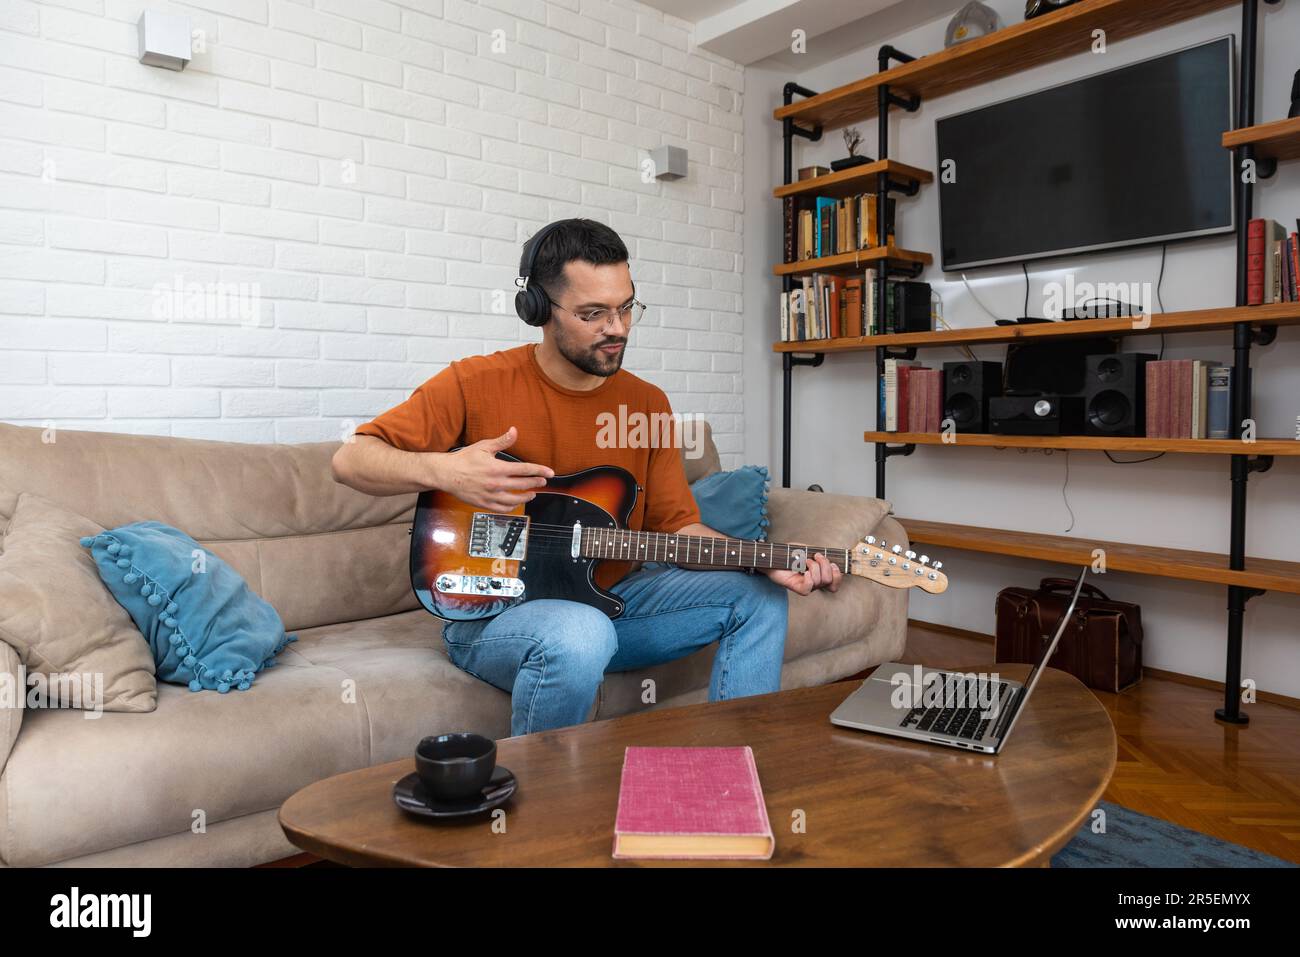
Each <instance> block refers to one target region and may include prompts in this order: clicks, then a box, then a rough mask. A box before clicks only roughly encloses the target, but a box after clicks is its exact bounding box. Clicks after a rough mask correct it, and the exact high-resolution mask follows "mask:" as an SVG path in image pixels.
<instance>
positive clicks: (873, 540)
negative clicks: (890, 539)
mask: <svg viewBox="0 0 1300 957" xmlns="http://www.w3.org/2000/svg"><path fill="white" fill-rule="evenodd" d="M863 541H864V542H866V543H867V544H868V545H874V544H876V536H874V535H868V536H867V537H866V538H864V539H863Z"/></svg>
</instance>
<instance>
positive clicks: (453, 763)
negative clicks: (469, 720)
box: [415, 731, 497, 801]
mask: <svg viewBox="0 0 1300 957" xmlns="http://www.w3.org/2000/svg"><path fill="white" fill-rule="evenodd" d="M496 766H497V743H496V742H495V741H493V740H492V739H491V738H485V737H483V735H481V734H473V733H472V732H468V731H458V732H455V733H453V734H437V735H431V736H430V737H427V738H424V739H423V740H421V741H420V743H419V745H418V746H417V747H416V749H415V771H416V773H417V774H418V775H419V776H420V781H421V782H422V783H423V784H424V789H425V790H426V791H427V792H428V793H429V796H430V797H433V798H436V799H438V800H442V801H464V800H468V799H469V798H472V797H477V796H478V795H479V794H480V793H481V792H482V790H483V788H485V787H486V786H487V783H488V781H489V780H490V779H491V778H492V772H493V771H494V770H495V769H496Z"/></svg>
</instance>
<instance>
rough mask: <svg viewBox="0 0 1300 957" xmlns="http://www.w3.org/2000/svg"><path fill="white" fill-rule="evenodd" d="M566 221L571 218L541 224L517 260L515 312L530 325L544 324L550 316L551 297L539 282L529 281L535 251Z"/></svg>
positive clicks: (534, 259)
mask: <svg viewBox="0 0 1300 957" xmlns="http://www.w3.org/2000/svg"><path fill="white" fill-rule="evenodd" d="M568 222H571V220H568V219H561V220H558V221H557V222H554V223H550V224H549V225H546V226H543V227H542V228H541V229H539V230H538V231H537V233H536V234H535V235H534V236H533V238H532V239H530V240H529V241H528V243H527V244H526V245H525V247H524V255H523V258H522V259H520V261H519V278H518V279H516V280H515V285H516V286H518V287H519V291H518V292H517V293H515V312H517V313H519V318H520V319H522V320H523V321H524V322H526V323H528V325H530V326H544V325H546V323H547V321H548V320H549V319H550V318H551V297H550V296H548V295H547V294H546V290H545V289H543V288H542V285H541V283H536V282H530V281H529V278H530V276H531V275H532V272H533V265H534V264H535V263H536V262H537V251H538V250H539V249H541V248H542V243H544V242H545V241H546V237H547V236H549V235H550V234H551V233H552V232H553V231H554V230H556V229H558V228H559V227H560V226H563V225H564V224H565V223H568Z"/></svg>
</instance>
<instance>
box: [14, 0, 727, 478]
mask: <svg viewBox="0 0 1300 957" xmlns="http://www.w3.org/2000/svg"><path fill="white" fill-rule="evenodd" d="M146 6H147V7H148V8H149V9H171V10H175V11H178V12H185V13H187V14H189V16H190V17H191V20H192V23H193V26H194V27H195V28H196V29H199V30H202V31H204V42H205V44H206V49H205V50H204V51H203V52H199V53H196V54H195V57H194V60H193V61H192V62H191V64H190V65H189V67H188V68H187V69H186V70H185V71H184V72H183V73H173V72H170V71H166V70H160V69H156V68H152V67H146V66H143V65H141V64H139V63H138V62H136V33H135V23H136V20H137V18H138V17H139V14H140V12H141V10H142V9H143V8H145V7H146ZM494 31H501V32H500V33H495V32H494ZM494 40H496V41H497V42H498V43H499V42H501V41H503V42H504V44H505V48H504V50H503V51H502V50H500V49H499V48H498V49H494ZM743 81H744V74H743V71H742V70H741V69H740V68H738V67H737V66H736V65H735V64H734V63H731V62H729V61H725V60H722V59H720V58H718V57H715V56H713V55H712V54H709V53H706V52H703V51H698V50H694V49H692V48H691V46H690V43H689V26H688V24H686V23H684V22H683V21H679V20H676V19H674V18H672V17H665V16H664V15H662V14H660V13H659V12H658V11H655V10H652V9H650V8H648V7H645V6H642V5H640V4H637V3H633V2H631V0H482V2H477V3H475V2H468V0H392V2H390V0H315V2H314V3H313V2H311V0H304V2H297V0H195V2H194V3H193V4H183V3H165V2H161V0H159V2H145V0H48V2H31V0H3V3H0V419H2V420H5V421H10V422H19V423H23V424H32V425H37V424H42V423H47V422H53V423H55V424H57V425H58V426H60V427H63V428H91V429H106V430H113V431H132V432H151V433H164V434H173V435H185V436H201V437H210V438H220V439H229V440H238V441H266V442H271V441H278V442H296V441H311V440H317V439H333V438H338V437H339V436H340V435H341V434H343V432H344V431H345V430H346V429H347V428H348V427H349V425H352V424H356V423H358V422H361V421H364V420H365V419H367V418H369V417H370V416H372V415H374V414H375V413H377V412H379V411H381V410H383V409H385V408H388V407H389V406H391V405H393V404H395V403H397V402H399V401H400V400H401V399H403V398H404V397H405V396H406V395H407V394H408V393H409V392H410V390H411V389H413V388H414V387H415V386H417V385H418V384H419V383H420V382H423V381H424V380H425V379H426V378H428V377H429V376H431V375H433V374H434V373H435V372H437V371H438V370H439V369H441V368H443V367H444V366H445V364H446V363H447V362H448V361H450V360H452V359H455V358H457V357H460V356H463V355H467V354H471V353H482V352H491V351H494V350H496V349H500V348H509V347H511V346H514V345H517V344H518V343H519V342H521V341H527V340H529V339H534V338H538V334H537V333H536V332H534V331H533V330H530V329H528V328H527V327H525V326H524V325H523V324H522V323H520V322H519V321H518V319H517V318H515V316H514V311H513V305H512V301H513V285H512V282H513V279H514V276H515V270H516V267H517V264H518V258H519V249H520V244H521V243H522V242H523V240H524V239H526V238H527V237H528V236H530V235H531V234H532V233H533V232H534V231H535V230H536V229H537V228H538V227H539V226H540V225H542V224H543V223H545V222H547V221H550V220H552V219H558V218H562V217H566V216H577V215H583V216H590V217H592V218H596V219H600V220H603V221H605V222H608V223H609V224H610V225H612V226H613V227H614V228H615V229H617V230H618V231H619V232H620V233H621V234H622V235H623V237H624V239H625V240H626V241H627V243H628V247H629V249H630V250H631V254H632V265H633V275H634V278H635V279H636V281H637V290H638V294H639V296H640V298H641V299H642V300H644V301H645V302H646V303H648V304H649V305H650V307H651V308H650V310H649V311H648V313H647V314H646V317H645V319H644V320H643V323H644V325H643V326H642V327H641V328H639V329H637V330H636V331H635V332H634V333H633V338H632V348H631V349H630V351H629V353H628V358H627V366H628V368H629V369H630V370H632V371H634V372H636V373H637V374H638V375H642V376H644V377H645V378H647V379H649V380H651V381H652V382H655V383H657V384H658V385H660V386H662V387H663V388H664V389H665V390H667V392H668V393H669V395H670V397H671V399H672V401H673V404H674V407H675V408H676V409H678V410H679V411H681V412H695V413H704V414H706V415H707V416H708V418H709V419H710V421H711V422H712V423H713V426H714V430H715V437H716V439H717V443H718V447H719V449H720V450H721V451H722V452H723V458H724V461H725V462H726V463H727V464H728V465H735V464H739V456H740V452H741V437H742V432H743V426H742V416H741V401H740V392H741V363H740V354H741V335H742V326H743V323H742V320H741V296H740V290H741V283H740V270H741V268H742V255H741V250H742V243H741V213H742V190H741V185H742V184H741V167H742V164H741V155H742V154H741V150H742V138H741V95H742V93H743ZM663 144H672V145H676V146H684V147H686V148H687V149H688V150H689V152H690V175H689V176H688V177H687V178H686V179H684V180H680V181H678V182H675V183H665V184H659V183H656V182H651V183H648V184H647V183H643V182H642V180H641V168H640V167H641V163H642V161H643V160H644V159H645V158H646V156H647V153H648V151H649V150H650V149H653V148H654V147H657V146H660V145H663ZM195 284H201V286H200V285H195ZM216 284H220V287H219V288H224V289H230V290H240V291H242V298H240V299H238V300H237V301H230V302H229V305H230V307H231V308H230V309H229V310H226V311H225V314H222V313H219V312H218V309H217V307H218V306H219V305H220V306H225V305H227V300H224V299H223V300H220V301H218V300H217V299H216V298H215V297H214V296H213V295H208V296H206V298H205V297H201V296H199V295H198V293H200V292H203V291H205V288H204V287H209V286H210V285H211V286H212V287H213V288H218V287H217V286H216ZM254 306H256V314H255V315H252V310H253V307H254ZM241 310H242V312H243V314H244V315H243V317H242V318H241Z"/></svg>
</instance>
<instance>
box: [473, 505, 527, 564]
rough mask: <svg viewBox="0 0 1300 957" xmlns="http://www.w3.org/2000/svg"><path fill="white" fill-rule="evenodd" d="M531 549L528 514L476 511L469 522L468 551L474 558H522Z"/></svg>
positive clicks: (519, 559) (516, 559)
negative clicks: (529, 546)
mask: <svg viewBox="0 0 1300 957" xmlns="http://www.w3.org/2000/svg"><path fill="white" fill-rule="evenodd" d="M527 553H528V518H527V517H526V516H522V515H500V514H497V513H494V512H475V513H474V519H473V522H472V524H471V525H470V535H469V554H470V556H471V557H473V558H493V559H496V558H504V559H510V560H513V561H522V560H523V556H524V555H526V554H527Z"/></svg>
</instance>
